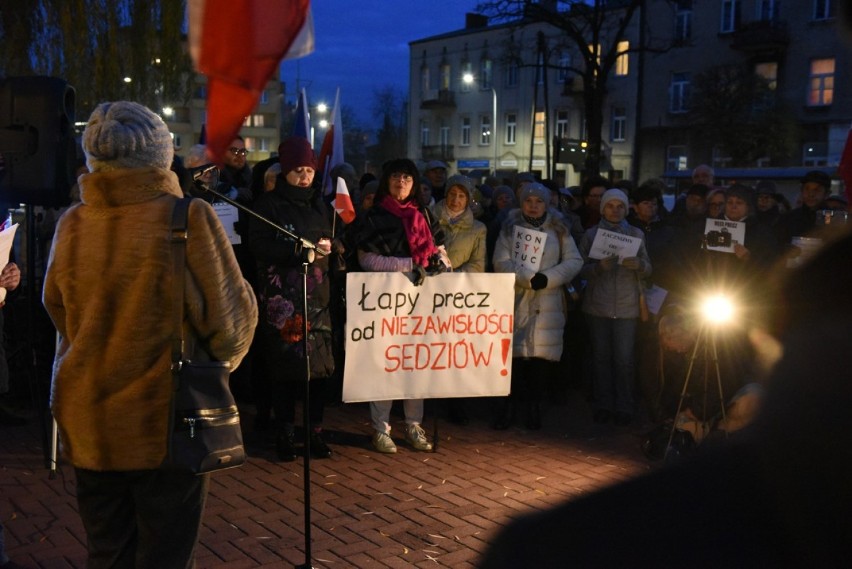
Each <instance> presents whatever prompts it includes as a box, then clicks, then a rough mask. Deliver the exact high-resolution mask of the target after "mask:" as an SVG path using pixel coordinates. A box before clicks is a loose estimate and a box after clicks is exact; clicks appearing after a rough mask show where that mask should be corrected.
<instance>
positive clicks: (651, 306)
mask: <svg viewBox="0 0 852 569" xmlns="http://www.w3.org/2000/svg"><path fill="white" fill-rule="evenodd" d="M668 294H669V291H667V290H666V289H664V288H662V287H659V286H657V285H651V288H646V289H645V303H646V304H647V305H648V311H649V312H650V313H651V314H659V313H660V309H661V308H662V307H663V302H665V300H666V295H668Z"/></svg>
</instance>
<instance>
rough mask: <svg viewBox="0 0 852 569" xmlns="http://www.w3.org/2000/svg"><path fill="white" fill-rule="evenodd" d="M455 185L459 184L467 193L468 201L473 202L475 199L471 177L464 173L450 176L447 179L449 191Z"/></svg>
mask: <svg viewBox="0 0 852 569" xmlns="http://www.w3.org/2000/svg"><path fill="white" fill-rule="evenodd" d="M453 186H458V187H459V188H461V189H462V190H464V193H465V194H467V201H468V202H471V201H472V200H473V195H472V194H473V182H471V181H470V178H468V177H467V176H464V175H462V174H456V175H454V176H450V178H449V179H448V180H447V185H446V188H447V192H449V191H450V188H452V187H453Z"/></svg>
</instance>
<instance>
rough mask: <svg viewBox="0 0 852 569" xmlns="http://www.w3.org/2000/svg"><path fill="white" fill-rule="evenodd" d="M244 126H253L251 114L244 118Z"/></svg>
mask: <svg viewBox="0 0 852 569" xmlns="http://www.w3.org/2000/svg"><path fill="white" fill-rule="evenodd" d="M243 126H251V115H248V116H247V117H246V118H245V119H243Z"/></svg>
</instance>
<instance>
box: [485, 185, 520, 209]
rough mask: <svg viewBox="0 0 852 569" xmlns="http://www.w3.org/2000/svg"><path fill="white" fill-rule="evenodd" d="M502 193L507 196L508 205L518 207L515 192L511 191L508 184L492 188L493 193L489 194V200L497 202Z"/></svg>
mask: <svg viewBox="0 0 852 569" xmlns="http://www.w3.org/2000/svg"><path fill="white" fill-rule="evenodd" d="M502 195H506V196H509V203H510V205H509V207H518V203H517V200H516V199H515V192H513V191H512V188H510V187H509V186H497V187H496V188H494V193H493V194H492V195H491V201H492V202H494V203H497V198H499V197H500V196H502Z"/></svg>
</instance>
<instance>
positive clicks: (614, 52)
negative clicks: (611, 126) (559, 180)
mask: <svg viewBox="0 0 852 569" xmlns="http://www.w3.org/2000/svg"><path fill="white" fill-rule="evenodd" d="M643 2H644V0H542V1H533V0H495V1H491V2H482V3H480V4H479V5H478V6H477V11H479V12H481V13H483V14H486V15H488V16H489V17H491V18H492V19H493V20H494V21H498V22H500V21H503V22H516V23H517V25H518V26H524V25H528V24H531V23H538V22H543V23H546V24H549V25H551V26H553V27H554V28H556V29H558V30H560V31H562V32H563V33H564V36H565V45H572V46H573V47H574V48H575V49H576V53H577V55H578V57H577V58H572V62H576V63H577V65H572V66H571V67H570V68H568V69H566V71H571V72H573V73H575V74H576V75H577V76H579V77H581V78H582V82H583V92H582V97H583V105H584V110H585V119H586V131H587V136H588V140H587V142H588V147H587V150H586V169H585V172H586V175H587V176H590V175H596V174H598V173H599V172H600V168H601V163H602V159H603V153H602V147H603V144H602V142H603V133H602V129H603V121H604V102H605V97H606V93H607V82H608V80H609V74H610V71H611V70H612V68H613V67H614V66H615V63H616V60H617V59H618V57H619V55H621V52H619V51H618V44H619V42H620V41H621V40H623V39H625V36H626V31H627V29H628V27H629V26H630V25H631V22H632V20H633V18H634V16H635V15H636V12H637V10H638V9H639V8H640V6H641V5H642V3H643ZM631 51H633V49H631ZM534 64H535V63H534Z"/></svg>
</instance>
